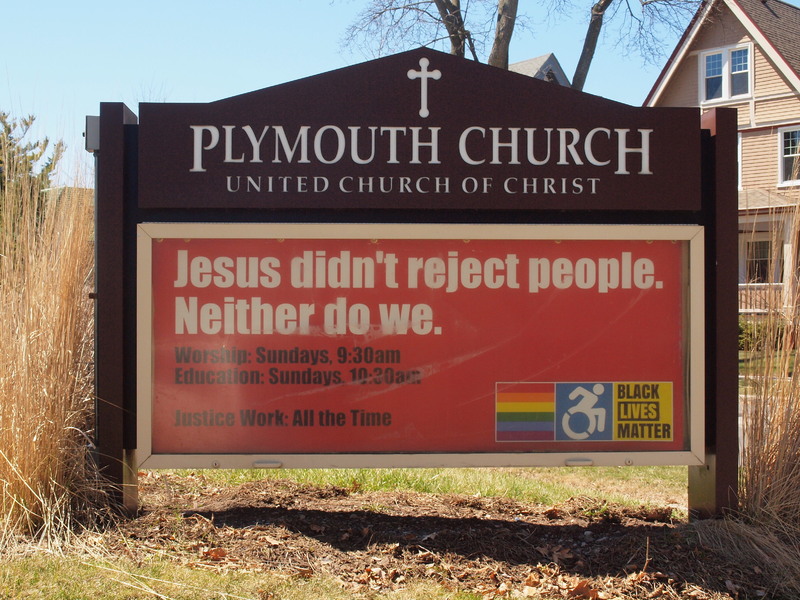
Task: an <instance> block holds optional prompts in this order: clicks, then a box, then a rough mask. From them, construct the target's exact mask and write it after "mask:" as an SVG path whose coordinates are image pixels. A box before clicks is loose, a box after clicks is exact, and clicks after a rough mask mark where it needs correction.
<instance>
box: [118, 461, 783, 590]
mask: <svg viewBox="0 0 800 600" xmlns="http://www.w3.org/2000/svg"><path fill="white" fill-rule="evenodd" d="M140 498H141V500H142V504H143V508H142V511H141V513H140V515H139V516H138V517H137V518H135V519H130V520H127V521H125V522H123V523H121V524H120V526H119V527H118V528H117V529H115V530H114V531H113V532H112V531H109V532H107V534H106V536H107V539H106V540H105V542H106V545H107V547H108V548H109V549H111V551H112V552H118V553H119V554H124V555H127V556H129V557H132V558H134V559H135V560H141V561H144V560H146V559H147V557H148V556H151V555H153V554H158V555H159V556H163V553H167V555H168V556H170V557H173V558H174V560H176V561H182V562H185V563H188V564H191V565H192V566H194V567H196V568H199V569H213V570H224V569H238V570H243V571H250V572H255V571H269V572H272V573H279V574H284V575H286V576H287V577H312V576H315V575H324V576H328V577H333V578H335V579H337V580H338V581H339V582H340V583H341V585H342V586H344V587H345V588H346V589H348V590H351V591H352V592H354V594H361V595H365V596H369V595H370V593H372V592H375V591H389V590H395V589H398V588H402V587H403V586H407V585H409V583H411V582H413V581H416V580H428V581H432V582H435V583H437V584H439V585H441V586H444V587H446V588H448V589H452V590H463V591H470V592H473V593H476V594H479V595H481V596H483V597H484V598H485V599H487V600H489V599H494V598H545V599H550V598H577V599H581V598H588V599H607V600H611V599H628V598H631V599H634V598H635V599H651V598H665V599H667V598H669V599H672V598H681V599H683V598H686V599H693V600H709V599H710V600H722V599H734V598H735V599H744V598H764V597H775V596H772V595H771V594H770V593H769V592H768V583H767V582H766V581H765V580H764V578H763V577H762V574H761V572H760V570H759V569H758V568H757V567H754V566H748V565H747V564H735V563H733V562H731V561H729V560H726V559H724V558H723V557H722V556H720V555H718V554H717V553H715V552H714V551H713V550H712V549H710V548H706V547H703V545H702V544H701V543H700V542H699V541H698V537H697V535H696V533H695V532H694V529H693V527H692V525H691V524H687V523H686V522H675V521H673V520H672V519H671V516H672V510H671V509H670V508H666V507H665V508H663V509H662V508H651V507H650V508H648V507H641V508H638V509H632V508H629V507H622V506H615V505H609V504H604V503H599V502H598V501H596V500H592V499H587V498H574V499H571V500H570V501H569V502H567V503H565V504H563V505H558V506H537V505H531V504H526V503H523V502H517V501H512V500H508V499H504V498H484V497H479V496H463V495H433V494H420V493H412V492H364V491H361V490H358V489H344V488H337V487H325V488H321V487H315V486H309V485H303V484H298V483H295V482H291V481H286V480H277V481H273V480H264V481H259V482H254V483H247V484H242V485H240V486H236V487H231V488H214V487H212V486H210V485H209V484H208V483H206V482H205V480H204V479H202V478H201V477H195V478H192V477H190V478H188V479H187V478H181V477H178V476H176V475H174V474H171V473H147V474H144V475H143V476H142V477H141V479H140Z"/></svg>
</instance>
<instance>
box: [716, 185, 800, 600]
mask: <svg viewBox="0 0 800 600" xmlns="http://www.w3.org/2000/svg"><path fill="white" fill-rule="evenodd" d="M799 202H800V190H795V191H794V192H793V195H792V196H790V197H789V198H788V199H787V201H786V204H787V205H791V204H793V205H794V206H793V207H791V208H792V210H791V212H790V213H789V214H793V218H790V219H788V221H789V223H788V225H787V226H786V227H788V231H784V230H782V228H781V229H778V228H776V229H775V230H774V231H772V232H771V235H772V242H773V243H772V247H773V249H774V251H773V254H772V257H771V258H770V263H772V264H770V265H769V267H768V268H767V269H766V270H767V271H768V272H769V273H770V274H773V273H774V274H778V273H782V272H783V273H791V275H789V276H788V278H789V280H788V281H786V280H785V279H786V278H787V276H783V277H775V278H774V279H772V280H770V279H768V280H767V281H766V282H762V283H761V285H760V286H759V287H761V288H762V289H763V290H765V291H766V292H765V293H763V294H761V299H762V302H763V303H764V311H763V312H761V313H760V314H758V315H750V316H747V317H744V318H745V319H747V320H748V322H746V323H745V324H744V326H743V327H742V328H741V331H742V332H744V333H745V334H746V335H744V336H743V337H740V365H741V372H740V381H741V385H740V403H741V414H742V425H741V440H742V447H741V454H740V480H739V491H740V497H739V512H738V514H735V515H732V517H731V518H729V519H725V520H724V521H722V522H718V523H711V524H707V525H706V524H704V525H705V526H704V527H702V529H703V530H704V533H705V534H706V535H707V536H708V537H707V540H708V541H714V542H716V543H715V545H716V546H718V547H721V548H724V549H725V551H727V552H728V553H730V554H731V555H732V556H733V557H735V558H736V559H738V560H740V561H746V562H747V563H749V564H755V565H760V567H761V568H762V570H763V571H764V572H766V573H768V574H770V575H772V579H773V581H774V583H775V593H776V597H779V598H783V597H786V598H797V597H800V368H799V367H800V364H798V362H799V360H800V355H799V354H798V353H799V352H800V286H798V265H800V260H799V259H800V256H798V246H797V244H798V241H799V240H800V214H798V211H799V209H798V203H799ZM773 211H774V213H773V214H772V215H770V217H771V218H770V220H772V218H774V219H775V220H774V221H773V222H779V221H780V219H779V217H780V216H781V215H785V214H787V213H786V212H785V211H786V206H784V207H778V208H774V209H773ZM782 211H784V212H782ZM784 240H792V251H793V252H794V256H793V257H788V256H786V257H784V256H783V248H784ZM785 261H791V262H790V263H789V265H786V266H788V267H790V268H784V264H783V263H784V262H785ZM776 280H777V281H776ZM781 280H783V281H781ZM770 281H772V285H770ZM779 282H780V283H781V284H782V285H780V286H778V285H776V284H777V283H779ZM770 290H771V291H770Z"/></svg>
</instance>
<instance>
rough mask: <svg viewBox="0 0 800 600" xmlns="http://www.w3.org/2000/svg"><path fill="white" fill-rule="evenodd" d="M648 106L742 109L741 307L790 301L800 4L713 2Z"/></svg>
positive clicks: (799, 141) (799, 118) (798, 155)
mask: <svg viewBox="0 0 800 600" xmlns="http://www.w3.org/2000/svg"><path fill="white" fill-rule="evenodd" d="M645 106H698V107H699V108H700V109H701V110H707V109H710V108H713V107H720V106H724V107H733V108H736V109H738V124H739V126H738V129H739V148H738V150H739V173H738V181H739V284H740V285H739V310H740V313H743V314H747V313H751V314H758V313H764V312H766V311H767V310H768V308H769V307H771V306H776V303H777V305H778V306H780V305H783V304H785V303H786V302H787V300H788V298H789V297H790V294H789V292H790V291H791V286H792V285H793V284H794V282H795V281H796V280H797V275H798V272H799V271H798V262H799V261H798V248H797V245H798V239H797V225H796V223H795V218H796V209H797V206H798V202H799V201H800V174H798V167H799V166H800V7H798V6H795V5H793V4H788V3H786V2H782V1H780V0H707V1H706V2H704V3H703V4H702V5H701V6H700V8H699V10H698V12H697V13H696V14H695V16H694V18H693V20H692V21H691V23H690V24H689V26H688V28H687V29H686V31H685V32H684V34H683V36H682V37H681V39H680V41H679V42H678V45H677V46H676V48H675V50H674V51H673V53H672V56H671V57H670V58H669V60H668V61H667V64H666V66H665V67H664V69H663V70H662V72H661V74H660V75H659V77H658V79H657V80H656V82H655V84H654V85H653V87H652V89H651V91H650V93H649V95H648V96H647V99H646V100H645Z"/></svg>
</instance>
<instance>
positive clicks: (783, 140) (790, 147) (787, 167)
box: [778, 128, 800, 184]
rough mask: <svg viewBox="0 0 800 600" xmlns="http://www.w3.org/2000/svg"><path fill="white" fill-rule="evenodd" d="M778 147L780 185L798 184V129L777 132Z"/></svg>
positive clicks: (799, 178)
mask: <svg viewBox="0 0 800 600" xmlns="http://www.w3.org/2000/svg"><path fill="white" fill-rule="evenodd" d="M778 142H779V145H780V149H779V156H780V161H781V164H780V167H779V171H780V183H782V184H798V183H800V128H795V129H781V130H780V131H779V132H778Z"/></svg>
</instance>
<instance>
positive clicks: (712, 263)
mask: <svg viewBox="0 0 800 600" xmlns="http://www.w3.org/2000/svg"><path fill="white" fill-rule="evenodd" d="M702 127H703V128H704V129H707V130H708V132H709V136H708V139H707V142H708V143H706V144H705V148H704V150H705V152H704V155H705V164H704V165H703V167H704V179H703V188H704V189H703V193H704V212H705V219H704V220H705V222H706V223H713V224H714V226H713V227H711V228H710V233H711V234H710V235H707V237H706V272H707V275H706V288H707V289H706V306H707V309H706V314H707V315H708V318H707V320H706V346H707V363H706V449H705V454H706V464H704V465H701V466H696V467H689V511H690V513H691V515H692V516H693V517H695V518H706V517H712V516H720V515H721V514H723V513H724V512H725V511H727V510H731V509H735V508H736V507H737V503H738V493H739V472H738V468H739V390H738V364H739V362H738V328H737V318H738V299H737V289H738V286H737V278H738V269H737V236H738V226H737V218H738V212H737V208H738V202H737V191H736V164H737V162H736V161H737V159H736V111H735V110H731V109H714V110H711V111H708V112H707V113H705V114H704V115H703V118H702Z"/></svg>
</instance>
